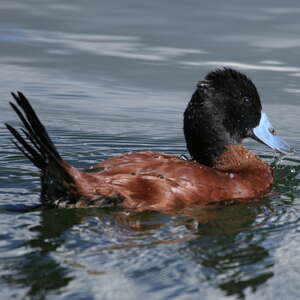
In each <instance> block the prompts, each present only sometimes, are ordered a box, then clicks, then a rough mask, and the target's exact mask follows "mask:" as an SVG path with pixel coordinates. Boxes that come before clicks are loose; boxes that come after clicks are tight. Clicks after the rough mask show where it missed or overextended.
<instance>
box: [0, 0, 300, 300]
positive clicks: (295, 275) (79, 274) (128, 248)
mask: <svg viewBox="0 0 300 300" xmlns="http://www.w3.org/2000/svg"><path fill="white" fill-rule="evenodd" d="M299 53H300V2H299V1H296V0H294V1H291V0H288V1H279V0H272V1H258V0H253V1H247V2H246V1H238V0H229V1H223V2H221V1H216V0H210V1H207V2H204V1H195V0H191V1H185V2H184V1H179V0H173V1H171V0H165V1H140V0H111V1H103V0H88V1H80V0H73V1H67V0H59V1H58V0H44V1H41V0H26V1H22V0H14V1H11V0H1V3H0V76H1V84H0V95H1V101H0V120H1V125H0V141H1V143H0V291H1V295H0V298H1V299H11V298H14V299H142V298H144V299H243V298H244V299H272V300H273V299H299V298H300V236H299V234H300V175H299V172H300V167H299V163H300V159H299V150H298V149H300V142H299V136H300V126H299V125H300V124H299V115H300V102H299V101H300V55H299ZM222 66H231V67H234V68H236V69H238V70H240V71H242V72H245V73H246V74H247V75H249V77H251V78H252V80H253V81H254V82H255V84H256V85H257V88H258V90H259V92H260V95H261V98H262V101H263V106H264V110H265V111H266V112H267V113H268V115H269V117H270V118H271V120H272V122H273V123H274V125H275V127H277V129H278V132H279V134H280V135H281V136H282V137H283V138H284V139H285V140H286V141H287V142H289V143H290V144H291V145H293V146H294V147H295V149H296V155H295V156H294V157H289V158H287V159H284V160H282V161H279V163H278V162H275V159H274V154H273V152H272V151H270V150H269V149H267V148H266V147H264V146H263V145H259V144H257V143H255V142H247V146H248V147H250V148H251V149H253V150H254V151H255V152H257V153H258V154H259V155H261V156H262V157H263V158H264V159H265V160H266V161H268V162H269V163H273V164H274V165H277V166H276V167H275V176H276V184H275V186H274V188H273V191H272V193H271V194H270V195H269V196H268V197H266V198H265V199H263V200H261V201H258V202H254V203H253V204H243V205H234V206H229V207H220V208H217V209H209V210H203V209H202V210H199V211H194V212H193V213H191V214H190V215H189V216H188V217H187V216H182V215H178V216H168V215H165V214H162V213H153V212H148V213H143V214H133V213H127V212H122V211H121V212H120V211H108V210H102V209H86V210H79V209H78V210H75V209H74V210H63V209H37V210H33V211H29V212H21V211H22V210H24V208H26V207H28V206H33V205H35V204H37V203H38V202H39V187H40V185H39V173H38V171H37V170H36V169H35V168H34V167H33V166H32V165H31V164H30V163H29V162H28V161H27V160H26V159H24V157H23V156H22V155H21V154H20V153H19V152H18V151H16V150H15V148H14V147H13V145H12V144H11V142H10V136H9V134H8V132H7V130H6V129H5V127H4V125H3V122H10V123H12V124H13V125H16V124H18V122H17V120H16V116H15V115H14V113H13V112H12V110H11V108H10V107H9V105H8V102H9V101H10V100H11V96H10V94H9V93H10V91H17V90H20V91H23V92H24V93H25V94H26V95H27V96H28V97H29V98H30V99H31V102H32V103H33V105H34V107H35V108H36V110H37V111H38V113H39V115H40V117H41V119H42V120H43V122H44V123H45V124H46V126H47V128H48V130H49V132H50V135H51V136H52V138H53V140H54V141H55V143H56V144H57V147H58V149H59V151H60V153H61V154H62V155H63V156H64V158H65V159H67V160H69V161H70V162H72V163H73V164H74V165H75V166H77V167H86V166H88V165H89V164H92V163H94V162H96V161H99V160H102V159H105V158H108V157H111V156H113V155H115V154H119V153H123V152H127V151H138V150H152V151H164V152H167V153H174V154H186V149H185V143H184V139H183V134H182V112H183V110H184V108H185V106H186V104H187V102H188V101H189V98H190V96H191V94H192V92H193V90H194V88H195V85H196V83H197V81H198V80H200V79H202V78H203V77H204V76H205V74H206V73H207V72H208V71H210V70H212V69H215V68H217V67H222Z"/></svg>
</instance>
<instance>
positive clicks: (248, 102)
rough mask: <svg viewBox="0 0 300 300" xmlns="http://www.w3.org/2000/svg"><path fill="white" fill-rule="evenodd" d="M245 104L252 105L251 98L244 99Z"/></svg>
mask: <svg viewBox="0 0 300 300" xmlns="http://www.w3.org/2000/svg"><path fill="white" fill-rule="evenodd" d="M243 102H244V103H245V104H250V103H251V101H250V98H249V97H243Z"/></svg>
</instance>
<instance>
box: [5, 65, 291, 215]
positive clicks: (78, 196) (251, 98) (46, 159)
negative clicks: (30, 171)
mask: <svg viewBox="0 0 300 300" xmlns="http://www.w3.org/2000/svg"><path fill="white" fill-rule="evenodd" d="M11 94H12V96H13V98H14V100H15V102H10V105H11V107H12V109H13V110H14V111H15V112H16V114H17V116H18V117H19V119H20V121H21V123H22V128H21V131H20V130H18V129H16V128H14V127H13V126H11V125H9V124H7V123H5V125H6V127H7V129H8V130H9V131H10V133H11V134H12V137H13V139H12V142H13V143H14V145H15V146H16V148H17V149H18V150H19V151H21V152H22V153H23V155H24V156H25V157H27V158H28V159H29V160H30V161H31V162H32V163H33V164H34V165H35V166H36V167H37V168H38V169H39V170H40V180H41V194H40V199H41V204H42V205H45V206H50V207H58V208H88V207H97V208H120V209H125V210H134V211H144V210H154V211H170V210H172V211H174V210H175V211H176V210H180V209H183V208H185V207H193V206H197V207H207V206H209V205H226V204H235V203H240V202H245V201H253V200H254V199H260V198H262V197H264V196H265V195H266V194H268V193H269V192H270V190H271V188H272V185H273V183H274V175H273V169H272V167H271V166H269V165H268V164H267V163H265V162H264V161H263V160H262V159H261V158H260V157H259V156H258V155H256V154H255V153H254V152H252V151H251V150H249V149H248V148H246V147H245V146H244V145H243V144H242V141H243V140H244V139H246V138H252V139H254V140H256V141H258V142H261V143H263V144H265V145H267V146H269V147H270V148H272V149H274V150H276V151H279V152H283V153H288V152H290V151H291V148H290V146H289V145H288V144H287V143H286V142H285V141H284V140H282V139H280V138H279V137H278V135H277V133H276V131H275V129H274V128H273V126H272V125H271V123H270V121H269V119H268V117H267V115H266V113H265V112H263V110H262V105H261V101H260V96H259V94H258V91H257V89H256V87H255V85H254V83H253V82H252V81H251V79H250V78H249V77H247V76H246V75H245V74H243V73H241V72H239V71H237V70H234V69H231V68H219V69H216V70H213V71H211V72H209V73H208V74H207V75H206V76H205V77H204V79H203V80H201V81H200V82H199V83H198V84H197V86H196V90H195V91H194V93H193V94H192V96H191V99H190V101H189V102H188V104H187V107H186V109H185V111H184V114H183V132H184V137H185V141H186V146H187V150H188V152H189V154H190V158H187V157H185V156H178V155H173V154H172V155H171V154H167V153H161V152H152V151H144V152H131V153H125V154H121V155H118V156H114V157H111V158H109V159H106V160H103V161H100V162H98V163H95V164H94V165H92V166H91V167H89V168H85V169H77V168H75V167H74V166H72V165H71V164H70V163H69V162H67V161H66V160H65V159H63V157H62V156H61V155H60V153H59V152H58V150H57V147H56V146H55V145H54V143H53V141H52V140H51V138H50V136H49V135H48V132H47V130H46V128H45V127H44V125H43V124H42V122H41V121H40V119H39V118H38V116H37V114H36V112H35V111H34V109H33V108H32V106H31V104H30V102H29V101H28V99H27V98H26V97H25V95H24V94H23V93H21V92H17V93H11Z"/></svg>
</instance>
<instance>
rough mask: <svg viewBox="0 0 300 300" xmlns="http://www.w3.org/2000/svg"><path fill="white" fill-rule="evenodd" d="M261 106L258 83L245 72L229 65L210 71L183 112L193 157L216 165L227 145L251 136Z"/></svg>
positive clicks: (258, 117) (185, 131)
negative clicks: (230, 67) (254, 82)
mask: <svg viewBox="0 0 300 300" xmlns="http://www.w3.org/2000/svg"><path fill="white" fill-rule="evenodd" d="M261 109H262V107H261V103H260V98H259V95H258V92H257V90H256V87H255V85H254V84H253V82H252V81H251V80H250V79H249V78H248V77H247V76H246V75H244V74H242V73H240V72H238V71H235V70H232V69H229V68H224V69H219V70H216V71H214V72H211V73H209V74H208V75H207V76H206V77H205V80H203V81H201V82H199V83H198V85H197V89H196V91H195V92H194V94H193V96H192V99H191V100H190V102H189V104H188V106H187V108H186V110H185V112H184V135H185V139H186V143H187V148H188V151H189V152H190V154H191V156H192V158H193V159H194V160H196V161H198V162H199V163H202V164H205V165H208V166H213V165H214V162H215V159H216V157H218V156H219V155H220V154H221V153H222V152H223V151H224V150H225V146H226V145H231V144H238V143H241V141H242V140H243V139H244V138H246V137H248V136H250V134H251V132H252V130H253V128H255V127H256V126H257V125H258V124H259V122H260V118H261Z"/></svg>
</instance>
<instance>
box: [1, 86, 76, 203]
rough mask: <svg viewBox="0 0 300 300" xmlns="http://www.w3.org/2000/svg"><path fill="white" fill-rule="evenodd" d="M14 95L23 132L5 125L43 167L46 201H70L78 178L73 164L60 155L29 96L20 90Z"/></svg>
mask: <svg viewBox="0 0 300 300" xmlns="http://www.w3.org/2000/svg"><path fill="white" fill-rule="evenodd" d="M12 96H13V97H14V99H15V101H16V104H14V103H12V102H10V105H11V106H12V108H13V109H14V111H15V112H16V113H17V115H18V116H19V118H20V120H21V122H22V123H23V128H22V129H21V130H22V132H23V135H22V134H21V133H20V132H18V131H17V130H16V129H15V128H14V127H12V126H11V125H9V124H6V123H5V125H6V127H7V129H8V130H9V131H10V132H11V134H12V135H13V136H14V138H15V139H12V142H13V143H14V145H15V146H16V147H17V149H19V150H20V151H21V152H22V153H23V154H24V155H25V156H26V157H27V158H28V159H29V160H30V161H31V162H32V163H33V164H34V165H35V166H36V167H37V168H39V169H40V170H41V182H42V195H41V198H42V201H43V202H47V203H49V204H55V205H57V201H59V199H61V198H68V200H69V201H70V200H71V199H72V198H76V194H77V191H76V186H75V180H74V177H73V176H72V174H71V172H70V170H71V168H72V167H71V166H70V165H69V164H68V163H66V162H65V161H64V160H63V159H62V157H61V156H60V155H59V153H58V151H57V149H56V147H55V145H54V143H53V142H52V140H51V138H50V137H49V135H48V133H47V131H46V129H45V127H44V126H43V124H42V123H41V121H40V120H39V118H38V116H37V115H36V113H35V111H34V110H33V108H32V106H31V105H30V103H29V101H28V100H27V98H26V97H25V96H24V95H23V94H22V93H20V92H18V93H17V94H14V93H12ZM53 202H56V203H53Z"/></svg>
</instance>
